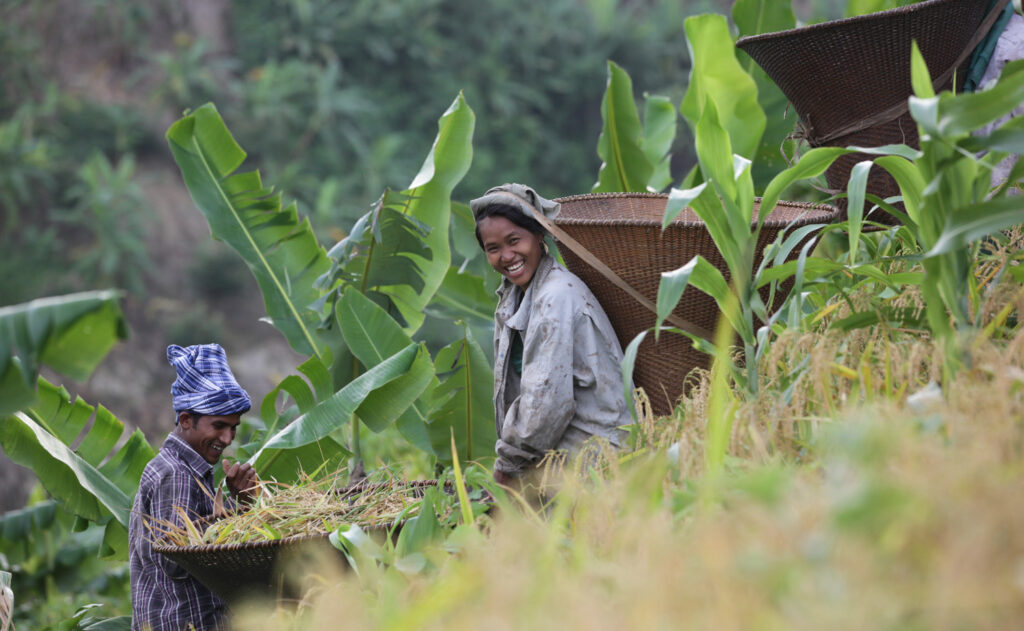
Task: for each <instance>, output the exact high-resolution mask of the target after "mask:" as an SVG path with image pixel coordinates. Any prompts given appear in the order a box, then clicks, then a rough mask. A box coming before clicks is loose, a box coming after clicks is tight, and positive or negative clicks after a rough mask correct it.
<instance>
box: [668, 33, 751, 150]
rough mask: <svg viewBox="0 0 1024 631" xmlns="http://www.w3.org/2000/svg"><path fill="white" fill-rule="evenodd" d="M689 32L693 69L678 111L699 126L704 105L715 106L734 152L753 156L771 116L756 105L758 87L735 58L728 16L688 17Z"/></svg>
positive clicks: (693, 124)
mask: <svg viewBox="0 0 1024 631" xmlns="http://www.w3.org/2000/svg"><path fill="white" fill-rule="evenodd" d="M684 28H685V30H686V44H687V47H688V48H689V51H690V59H692V60H693V61H692V63H693V65H692V68H691V70H690V85H689V87H688V88H687V90H686V95H685V96H684V97H683V102H682V104H681V105H680V107H679V111H680V112H681V113H682V115H683V117H684V118H686V120H687V121H688V122H689V123H690V125H691V127H693V128H696V126H697V124H698V122H699V121H700V120H701V117H702V116H703V113H704V107H705V103H706V102H708V101H712V102H714V103H715V106H716V107H717V109H718V115H719V117H720V119H721V120H722V121H724V124H725V129H726V131H727V132H728V133H729V139H730V141H731V144H732V151H733V153H737V154H739V155H741V156H743V157H744V158H753V157H754V156H755V154H756V152H757V148H758V146H759V145H760V143H761V136H762V135H763V134H764V130H765V125H766V118H765V114H764V110H762V109H761V106H760V105H759V104H758V102H757V85H756V84H755V83H754V80H753V79H752V78H751V77H750V75H748V74H747V73H746V72H745V71H744V70H743V67H742V66H740V64H739V61H737V60H736V48H735V46H734V45H733V41H732V35H731V34H730V33H729V25H728V24H727V23H726V20H725V17H724V16H721V15H713V14H706V15H697V16H692V17H689V18H686V22H685V23H684Z"/></svg>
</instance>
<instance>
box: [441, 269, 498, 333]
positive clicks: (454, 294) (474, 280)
mask: <svg viewBox="0 0 1024 631" xmlns="http://www.w3.org/2000/svg"><path fill="white" fill-rule="evenodd" d="M497 302H498V299H497V296H496V295H495V294H494V292H493V291H488V290H487V287H486V283H485V281H484V279H483V278H480V277H479V276H474V275H473V274H470V273H467V272H459V270H458V269H456V268H454V267H452V268H449V269H448V274H447V275H446V276H445V278H444V283H442V284H441V287H440V288H438V290H437V293H436V294H434V299H433V300H432V301H431V302H430V304H429V305H427V313H428V314H430V315H431V316H433V317H435V318H439V319H442V320H449V321H453V322H454V321H456V320H466V321H468V322H472V323H473V324H474V325H479V326H483V327H486V328H490V327H491V326H492V325H493V323H494V308H495V306H496V305H497Z"/></svg>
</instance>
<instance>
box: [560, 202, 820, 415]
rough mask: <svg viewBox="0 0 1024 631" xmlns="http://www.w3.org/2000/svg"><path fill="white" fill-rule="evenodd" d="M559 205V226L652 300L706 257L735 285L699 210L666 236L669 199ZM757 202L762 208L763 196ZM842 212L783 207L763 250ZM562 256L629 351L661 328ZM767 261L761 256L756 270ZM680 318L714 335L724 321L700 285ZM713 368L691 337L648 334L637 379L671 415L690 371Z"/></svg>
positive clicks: (765, 231)
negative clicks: (664, 280)
mask: <svg viewBox="0 0 1024 631" xmlns="http://www.w3.org/2000/svg"><path fill="white" fill-rule="evenodd" d="M556 201H558V202H559V203H561V205H562V210H561V212H560V213H559V215H558V217H557V218H556V219H555V223H556V224H557V225H558V227H560V228H561V229H562V230H564V231H565V232H566V233H568V234H569V236H571V237H573V238H574V239H576V240H577V241H579V242H580V244H582V245H583V246H584V247H585V248H587V250H589V251H590V252H591V254H593V255H594V256H596V257H597V258H598V259H600V260H601V261H602V262H604V263H605V264H606V265H608V267H610V268H611V269H612V271H614V272H615V273H616V274H618V275H619V277H621V278H622V279H623V280H624V281H626V283H627V284H629V285H631V286H632V287H633V288H634V289H636V290H637V291H638V292H640V293H641V294H642V295H643V296H644V297H646V298H647V299H648V300H651V301H652V302H655V303H656V302H657V297H658V284H659V283H660V281H661V273H662V272H667V271H671V270H675V269H678V268H679V267H682V266H683V265H684V264H686V263H687V262H689V261H690V259H692V258H693V257H694V256H696V255H698V254H699V255H701V256H703V257H704V258H705V259H707V260H708V262H710V263H711V264H712V265H714V266H715V267H717V268H718V269H720V270H721V271H722V272H723V274H724V275H725V278H726V279H727V280H728V279H729V278H730V276H729V271H728V268H727V267H726V264H725V261H724V260H723V259H722V257H721V255H720V254H719V253H718V249H717V248H716V247H715V244H714V241H712V239H711V234H710V233H709V232H708V230H707V226H706V225H705V224H704V222H703V221H702V220H701V219H700V218H699V217H697V215H696V214H694V212H693V211H692V210H690V209H686V210H684V211H683V212H682V213H680V214H679V216H678V217H677V218H676V220H675V221H673V222H672V223H671V224H670V225H669V227H668V228H667V229H666V230H665V231H664V232H663V231H662V229H661V220H662V216H663V215H664V212H665V205H666V203H667V201H668V197H667V196H666V195H658V194H648V193H595V194H589V195H577V196H573V197H563V198H561V199H558V200H556ZM756 204H757V205H760V199H758V200H757V202H756ZM755 212H756V208H755ZM837 212H838V211H837V210H836V209H835V208H834V207H832V206H823V205H814V204H806V203H800V202H779V204H778V205H777V206H776V207H775V209H774V210H773V211H772V213H771V215H769V216H768V217H767V218H766V219H765V222H764V224H763V225H762V227H761V234H760V237H759V239H758V246H757V251H758V252H761V251H762V250H763V249H764V247H765V246H766V245H767V244H769V243H771V242H772V241H774V240H775V237H776V236H777V235H778V233H779V231H780V230H781V229H783V228H788V229H789V231H790V232H791V231H792V230H793V229H795V228H798V227H800V226H805V225H808V224H813V223H823V224H824V223H830V222H832V221H833V220H834V219H835V216H836V214H837ZM807 238H811V237H810V236H808V237H807ZM559 251H560V252H561V253H562V257H563V259H564V260H565V263H566V266H567V267H568V268H569V270H570V271H572V272H573V273H574V274H576V275H577V276H579V277H580V279H581V280H583V282H585V283H586V284H587V286H588V287H589V288H590V290H591V291H592V292H593V293H594V296H595V297H596V298H597V300H598V302H600V303H601V306H602V307H603V308H604V310H605V312H606V313H607V314H608V319H609V320H610V321H611V324H612V327H613V328H614V329H615V332H616V334H617V335H618V338H619V342H620V343H621V344H622V347H623V348H625V347H626V345H628V344H629V343H630V342H631V341H633V338H634V337H636V336H637V335H638V334H639V333H640V332H641V331H645V330H647V329H648V328H650V327H652V326H654V321H655V315H654V313H652V312H651V311H650V310H649V309H648V308H646V307H644V306H643V305H641V304H640V303H639V302H637V301H636V300H635V299H634V298H632V297H630V296H629V294H627V293H626V292H625V291H623V290H622V289H619V288H618V287H616V286H615V285H614V284H613V283H612V282H611V281H609V280H608V279H606V278H605V277H604V276H603V275H601V273H599V272H598V271H597V270H595V269H594V268H592V267H591V266H590V265H588V264H587V263H586V262H584V261H583V260H582V259H580V258H579V257H578V256H576V255H575V254H573V252H572V251H571V250H569V249H568V248H567V247H562V248H559ZM793 252H794V254H793V256H796V255H798V254H799V247H797V248H794V250H793ZM759 263H760V256H758V258H757V261H756V262H755V263H754V266H755V268H756V266H757V265H758V264H759ZM765 299H767V295H765ZM674 313H675V315H676V316H678V317H679V318H681V319H683V320H685V321H688V322H692V323H694V324H696V325H698V326H700V327H702V328H704V329H706V330H708V331H714V329H715V325H716V323H717V322H718V316H719V310H718V306H717V304H716V303H715V301H714V299H713V298H711V297H710V296H708V295H707V294H705V293H703V292H701V291H699V290H697V289H695V288H690V289H687V290H686V293H685V294H684V297H683V300H682V301H681V302H680V303H679V305H678V306H677V307H676V310H675V311H674ZM708 365H709V357H708V356H707V355H705V354H704V353H701V352H699V351H697V350H695V349H694V348H693V345H692V343H691V342H690V341H689V339H688V338H686V337H684V336H682V335H675V334H668V335H662V336H661V337H660V339H659V341H658V342H657V343H655V341H654V336H653V335H648V336H647V337H646V338H645V339H644V341H643V343H642V344H641V345H640V349H639V353H638V355H637V360H636V365H635V368H634V374H633V381H634V384H635V385H636V386H637V387H642V388H643V389H644V390H645V391H646V393H647V395H648V396H649V397H650V399H651V405H652V408H653V410H654V412H655V413H657V414H662V415H665V414H669V413H671V411H672V409H673V408H674V407H675V403H676V400H677V399H678V398H679V396H680V395H681V394H682V393H683V387H684V381H685V379H686V376H687V374H688V373H689V372H690V371H691V370H693V369H694V368H707V367H708Z"/></svg>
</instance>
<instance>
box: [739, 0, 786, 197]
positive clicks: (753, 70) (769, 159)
mask: <svg viewBox="0 0 1024 631" xmlns="http://www.w3.org/2000/svg"><path fill="white" fill-rule="evenodd" d="M732 18H733V22H735V23H736V27H737V29H738V30H739V35H740V36H741V37H745V36H747V35H759V34H761V33H772V32H775V31H784V30H787V29H791V28H794V27H795V26H796V16H795V15H794V14H793V7H792V3H790V2H779V1H778V0H736V2H735V3H734V4H733V5H732ZM736 57H737V58H738V59H739V62H740V66H741V67H742V68H743V69H744V70H745V71H746V72H747V74H749V75H750V76H751V77H752V78H753V79H754V83H755V84H756V85H757V100H758V103H760V104H761V107H762V108H763V109H764V113H765V130H764V135H763V136H762V138H761V144H760V145H759V146H758V148H757V154H756V156H752V157H753V158H754V160H753V161H754V165H753V175H754V181H755V182H756V183H757V187H758V190H763V189H764V186H765V185H766V184H767V183H768V181H770V180H771V178H772V177H774V176H775V174H777V173H779V172H780V171H782V170H783V169H785V168H786V162H785V159H784V158H783V156H782V152H780V151H779V147H781V146H782V143H783V142H784V141H785V140H786V137H787V136H788V135H789V134H790V133H791V132H792V131H793V125H794V121H795V120H796V118H795V117H793V116H790V117H789V118H788V119H787V116H786V114H787V112H786V109H787V107H788V106H789V100H788V99H787V98H786V95H785V94H783V93H782V90H780V89H779V87H778V86H777V85H775V82H774V81H772V80H771V79H770V78H769V77H768V75H767V74H766V73H765V71H764V70H762V69H761V67H760V66H758V65H757V63H756V62H755V61H754V60H753V59H752V58H751V57H750V56H749V55H747V54H746V53H745V52H743V51H742V50H739V49H737V50H736Z"/></svg>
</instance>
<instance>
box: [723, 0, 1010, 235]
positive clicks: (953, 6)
mask: <svg viewBox="0 0 1024 631" xmlns="http://www.w3.org/2000/svg"><path fill="white" fill-rule="evenodd" d="M989 4H990V0H925V1H924V2H920V3H918V4H913V5H909V6H905V7H900V8H896V9H891V10H888V11H880V12H877V13H871V14H868V15H861V16H857V17H852V18H846V19H841V20H833V21H830V22H823V23H821V24H814V25H811V26H805V27H801V28H796V29H790V30H786V31H778V32H774V33H764V34H761V35H753V36H749V37H741V38H740V39H739V40H737V42H736V47H737V48H739V49H740V50H742V51H744V52H745V53H747V54H748V55H750V56H751V57H752V58H753V59H754V61H756V62H757V64H758V65H759V66H761V68H763V69H764V71H765V72H766V73H767V74H768V76H769V77H771V79H772V81H774V82H775V84H776V85H778V86H779V89H780V90H782V92H783V94H785V95H786V98H787V99H789V101H790V102H791V103H792V104H793V107H794V109H795V110H796V112H797V114H798V115H799V117H800V124H801V127H802V130H800V131H799V132H798V135H802V136H803V137H804V138H805V139H806V140H807V142H808V144H809V145H810V146H812V147H821V146H830V147H846V146H858V147H879V146H882V145H888V144H899V143H904V144H907V145H909V146H911V147H914V148H920V139H919V138H918V132H917V123H916V122H915V121H914V119H913V118H912V117H911V116H910V114H909V113H908V112H906V111H902V112H901V113H898V114H897V115H896V116H893V117H892V118H888V120H877V118H878V117H879V115H880V114H883V113H885V112H887V111H890V108H900V106H901V105H902V104H905V103H906V102H907V99H908V98H909V97H910V96H911V95H912V94H913V89H912V87H911V85H910V49H911V41H914V40H916V41H917V44H918V47H919V48H920V50H921V54H922V56H923V57H924V60H925V62H926V63H927V65H928V68H929V71H930V72H931V74H932V76H933V78H937V77H940V76H942V75H946V74H947V73H948V75H947V78H946V79H945V80H943V81H942V82H941V83H940V84H939V85H937V86H936V87H937V90H938V91H942V90H951V89H955V90H957V91H959V90H960V89H961V87H962V86H963V81H964V78H965V75H966V74H967V73H966V70H967V64H968V62H969V57H968V59H967V60H966V61H961V60H962V59H964V57H963V55H962V54H963V53H964V52H965V50H966V49H967V47H968V46H969V45H970V44H971V42H972V38H973V37H974V36H975V34H976V33H977V32H978V31H979V29H980V27H981V26H982V24H983V22H984V21H985V17H986V15H987V14H988V11H989ZM971 47H972V48H973V46H971ZM967 52H969V51H967ZM958 61H959V62H960V63H959V65H958ZM904 109H905V108H904ZM883 118H887V117H885V116H883ZM868 122H870V124H868V125H867V126H865V127H863V128H861V129H855V128H856V127H858V124H864V123H868ZM869 159H871V156H869V155H867V154H863V153H856V154H850V155H847V156H843V157H841V158H839V159H838V160H836V161H835V162H834V163H833V164H832V166H831V167H830V168H829V169H828V171H826V173H825V179H826V181H827V182H828V186H829V188H830V189H833V190H835V191H845V190H846V184H847V181H848V180H849V177H850V171H851V170H852V169H853V166H854V165H855V164H857V163H858V162H861V161H863V160H869ZM867 191H868V192H869V193H874V194H875V195H878V196H879V197H881V198H883V199H884V198H886V197H891V196H895V195H899V187H898V186H897V184H896V181H895V180H894V179H893V178H892V176H890V175H889V174H888V173H886V172H885V171H884V170H882V169H880V168H873V169H872V170H871V174H870V177H869V181H868V185H867ZM846 204H847V201H846V199H845V198H843V199H840V200H839V201H838V202H837V206H839V208H840V210H841V211H842V214H841V215H840V219H845V215H846V212H845V209H846ZM869 208H870V205H867V206H866V208H865V210H867V209H869ZM870 218H871V219H873V220H875V221H879V222H881V223H885V224H889V225H894V224H897V223H898V219H897V218H896V217H894V216H892V215H890V214H888V213H884V212H880V211H879V212H878V213H877V216H876V215H872V216H871V217H870Z"/></svg>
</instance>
